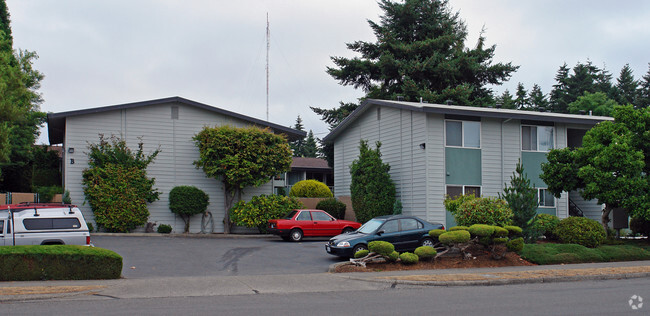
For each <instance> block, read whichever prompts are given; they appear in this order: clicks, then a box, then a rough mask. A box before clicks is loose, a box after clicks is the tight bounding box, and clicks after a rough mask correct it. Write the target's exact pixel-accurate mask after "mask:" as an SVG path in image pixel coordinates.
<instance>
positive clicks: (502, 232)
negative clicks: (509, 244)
mask: <svg viewBox="0 0 650 316" xmlns="http://www.w3.org/2000/svg"><path fill="white" fill-rule="evenodd" d="M509 234H510V232H508V230H507V229H505V228H503V227H499V226H494V237H508V235H509Z"/></svg>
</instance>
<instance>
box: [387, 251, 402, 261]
mask: <svg viewBox="0 0 650 316" xmlns="http://www.w3.org/2000/svg"><path fill="white" fill-rule="evenodd" d="M386 259H387V260H388V261H390V262H395V261H397V259H399V252H397V251H393V252H391V253H390V255H388V257H386Z"/></svg>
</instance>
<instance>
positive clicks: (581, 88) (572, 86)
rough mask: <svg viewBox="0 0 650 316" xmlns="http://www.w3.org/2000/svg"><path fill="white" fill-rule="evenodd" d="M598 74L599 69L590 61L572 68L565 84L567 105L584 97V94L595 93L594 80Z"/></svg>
mask: <svg viewBox="0 0 650 316" xmlns="http://www.w3.org/2000/svg"><path fill="white" fill-rule="evenodd" d="M599 72H600V69H598V67H596V66H594V65H593V64H592V63H591V61H587V62H586V63H584V64H582V63H578V64H576V65H575V66H574V67H573V74H572V75H571V76H569V80H568V83H567V88H568V101H569V103H571V102H573V101H575V100H576V99H578V98H579V97H581V96H582V95H584V93H585V92H589V93H594V92H596V78H598V73H599Z"/></svg>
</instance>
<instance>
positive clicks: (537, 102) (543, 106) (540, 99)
mask: <svg viewBox="0 0 650 316" xmlns="http://www.w3.org/2000/svg"><path fill="white" fill-rule="evenodd" d="M528 103H530V109H531V110H533V111H540V112H546V111H548V110H549V106H548V100H546V95H544V93H542V88H541V87H540V86H539V85H538V84H535V85H533V89H531V90H530V93H529V94H528Z"/></svg>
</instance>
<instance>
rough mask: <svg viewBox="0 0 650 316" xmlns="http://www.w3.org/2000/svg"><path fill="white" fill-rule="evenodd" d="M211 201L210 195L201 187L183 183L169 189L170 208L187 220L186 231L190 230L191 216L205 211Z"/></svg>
mask: <svg viewBox="0 0 650 316" xmlns="http://www.w3.org/2000/svg"><path fill="white" fill-rule="evenodd" d="M208 203H210V197H208V195H207V194H205V192H203V191H202V190H201V189H199V188H197V187H194V186H189V185H182V186H177V187H174V188H173V189H172V190H171V191H169V209H170V210H171V211H172V213H174V214H176V215H178V216H180V217H181V218H182V219H183V221H184V222H185V229H184V232H186V233H187V232H189V231H190V217H191V216H192V215H195V214H200V213H204V212H205V210H206V209H207V208H208Z"/></svg>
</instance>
